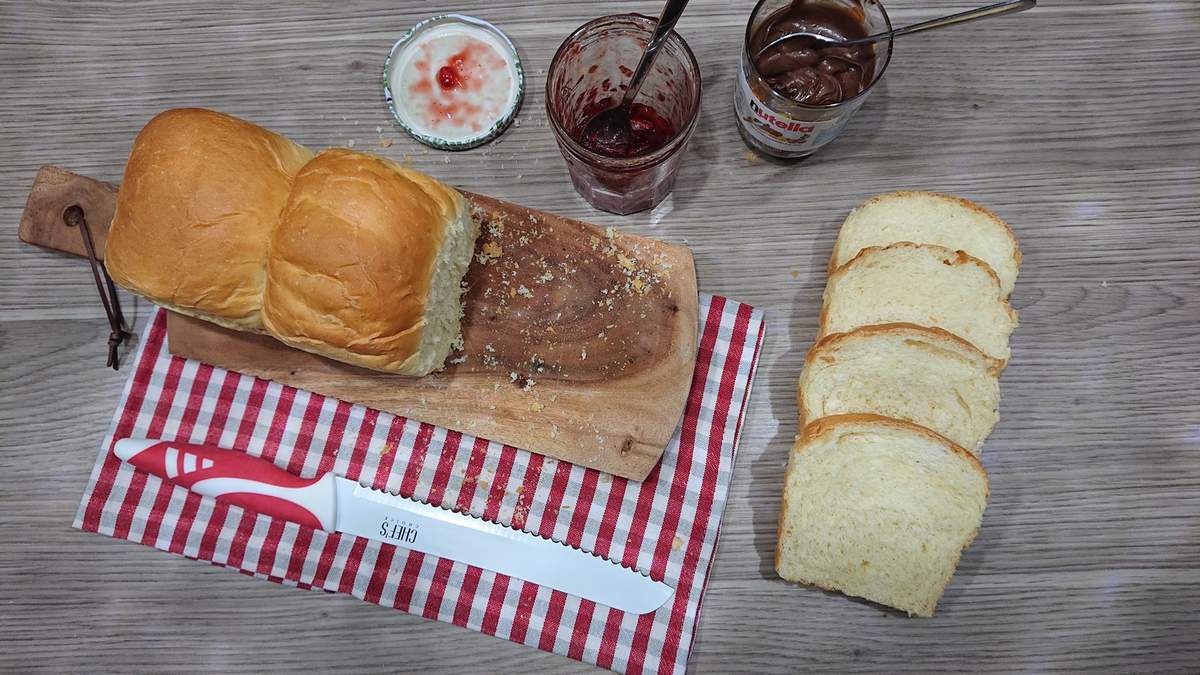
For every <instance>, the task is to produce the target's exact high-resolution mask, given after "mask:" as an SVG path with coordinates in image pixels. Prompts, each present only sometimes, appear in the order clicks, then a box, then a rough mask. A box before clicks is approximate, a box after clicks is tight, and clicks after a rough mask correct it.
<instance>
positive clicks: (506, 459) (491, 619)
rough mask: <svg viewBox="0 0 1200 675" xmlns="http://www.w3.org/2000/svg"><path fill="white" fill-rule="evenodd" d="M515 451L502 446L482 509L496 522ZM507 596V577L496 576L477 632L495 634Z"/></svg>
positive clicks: (488, 517)
mask: <svg viewBox="0 0 1200 675" xmlns="http://www.w3.org/2000/svg"><path fill="white" fill-rule="evenodd" d="M516 458H517V451H516V449H515V448H513V447H512V446H511V445H506V446H504V447H503V448H502V449H501V451H500V463H499V464H498V465H497V466H496V475H495V476H493V477H492V489H491V492H490V493H489V494H488V501H487V504H486V505H485V506H484V508H483V517H484V518H486V519H488V520H496V518H497V516H498V515H499V513H500V505H501V504H502V503H503V502H504V495H505V494H507V488H508V480H509V478H510V477H511V475H512V468H513V463H514V462H515V461H516ZM507 594H508V577H507V576H505V575H503V574H497V575H495V577H494V578H493V579H492V589H491V591H490V592H489V593H488V601H487V608H486V609H485V610H484V612H483V623H482V624H481V625H480V628H479V630H480V631H481V632H483V633H486V634H487V635H495V634H496V626H497V625H498V624H499V622H500V610H501V609H502V608H503V607H504V597H505V596H506V595H507Z"/></svg>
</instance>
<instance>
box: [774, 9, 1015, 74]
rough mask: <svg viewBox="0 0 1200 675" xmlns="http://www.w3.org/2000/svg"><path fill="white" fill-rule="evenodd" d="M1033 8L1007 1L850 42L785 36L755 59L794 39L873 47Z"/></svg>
mask: <svg viewBox="0 0 1200 675" xmlns="http://www.w3.org/2000/svg"><path fill="white" fill-rule="evenodd" d="M1035 5H1037V0H1006V1H1005V2H997V3H996V4H994V5H988V6H987V7H980V8H978V9H971V10H967V11H965V12H959V13H958V14H951V15H949V16H943V17H939V18H937V19H930V20H929V21H922V22H921V23H914V24H913V25H911V26H905V27H904V28H897V29H896V30H889V31H884V32H882V33H876V34H874V35H868V36H867V37H864V38H855V39H853V40H844V39H838V38H832V37H829V36H828V35H821V34H820V33H811V32H808V31H797V32H795V33H788V34H787V35H781V36H779V37H777V38H775V39H774V40H771V41H770V42H768V43H767V44H765V45H763V46H762V47H761V48H760V49H759V50H758V52H757V53H756V54H755V55H754V58H756V59H757V58H759V57H761V56H762V55H763V54H765V53H767V51H768V50H770V49H773V48H775V47H778V46H779V45H781V44H783V43H785V42H789V41H791V40H795V39H797V38H807V39H809V40H811V41H814V42H816V43H818V48H821V49H823V48H825V47H854V46H856V45H867V44H872V43H875V42H879V41H880V40H887V39H892V38H898V37H900V36H901V35H911V34H913V33H920V32H923V31H927V30H932V29H934V28H944V27H946V26H953V25H955V24H960V23H966V22H968V21H975V20H977V19H986V18H988V17H992V16H1000V15H1001V14H1010V13H1013V12H1023V11H1025V10H1027V9H1032V8H1033V7H1034V6H1035Z"/></svg>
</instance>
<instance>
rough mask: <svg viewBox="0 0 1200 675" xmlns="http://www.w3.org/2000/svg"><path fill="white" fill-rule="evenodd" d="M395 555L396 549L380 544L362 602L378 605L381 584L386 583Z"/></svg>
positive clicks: (381, 591) (381, 589) (381, 590)
mask: <svg viewBox="0 0 1200 675" xmlns="http://www.w3.org/2000/svg"><path fill="white" fill-rule="evenodd" d="M395 555H396V547H395V546H392V545H391V544H380V545H379V553H378V554H377V555H376V556H375V565H374V567H373V568H372V569H371V580H370V581H369V582H367V590H366V592H365V593H364V594H363V600H366V601H367V602H373V603H375V604H379V596H380V595H382V594H383V584H384V582H385V581H387V576H388V571H389V570H390V569H391V568H392V558H393V557H394V556H395Z"/></svg>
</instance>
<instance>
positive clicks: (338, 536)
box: [312, 532, 342, 588]
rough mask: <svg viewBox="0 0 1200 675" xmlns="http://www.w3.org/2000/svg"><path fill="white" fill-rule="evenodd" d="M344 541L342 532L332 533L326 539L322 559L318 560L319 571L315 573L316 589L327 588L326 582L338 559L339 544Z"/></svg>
mask: <svg viewBox="0 0 1200 675" xmlns="http://www.w3.org/2000/svg"><path fill="white" fill-rule="evenodd" d="M341 541H342V533H341V532H330V533H329V536H327V537H325V545H324V546H323V547H321V557H320V558H318V559H317V569H316V571H314V572H313V580H312V585H313V587H314V588H325V580H326V579H328V578H329V570H330V569H332V568H333V561H334V559H335V558H336V557H337V550H338V544H340V543H341Z"/></svg>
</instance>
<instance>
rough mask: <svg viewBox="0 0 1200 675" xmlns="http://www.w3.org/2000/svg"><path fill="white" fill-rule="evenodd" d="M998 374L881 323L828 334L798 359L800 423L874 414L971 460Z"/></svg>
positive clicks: (960, 348) (977, 355)
mask: <svg viewBox="0 0 1200 675" xmlns="http://www.w3.org/2000/svg"><path fill="white" fill-rule="evenodd" d="M999 369H1000V363H999V362H997V361H996V360H994V359H990V358H988V357H987V356H986V355H985V354H983V352H980V351H979V350H978V349H976V348H974V347H973V346H971V345H970V344H969V343H967V342H966V341H964V340H962V339H960V338H957V337H955V336H953V335H951V334H949V333H946V332H945V331H941V330H938V329H931V328H924V327H921V326H914V325H911V324H887V325H883V326H866V327H862V328H858V329H856V330H854V331H851V332H849V333H839V334H835V335H830V336H828V337H826V338H825V339H823V340H821V341H820V342H818V343H817V344H816V345H815V346H814V347H813V348H812V350H811V351H810V352H809V354H808V357H807V359H805V363H804V370H803V372H802V374H801V375H800V386H799V403H800V416H801V424H804V423H805V422H806V421H815V420H817V419H819V418H821V417H826V416H829V415H841V414H846V413H876V414H879V415H885V416H887V417H892V418H896V419H901V420H907V421H910V422H915V423H917V424H920V425H921V426H923V427H927V428H929V429H932V430H934V431H936V432H938V433H939V434H941V435H943V436H945V437H947V438H949V439H950V440H952V441H954V442H955V443H957V444H959V445H961V446H962V447H964V448H967V449H968V450H971V451H972V452H973V453H974V454H976V455H978V454H979V453H980V452H981V451H982V448H983V441H984V439H985V438H987V436H988V434H990V433H991V431H992V428H993V427H994V426H995V425H996V420H997V419H998V418H999V413H998V412H997V407H998V406H999V403H1000V383H999V381H998V379H997V374H998V372H999Z"/></svg>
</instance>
